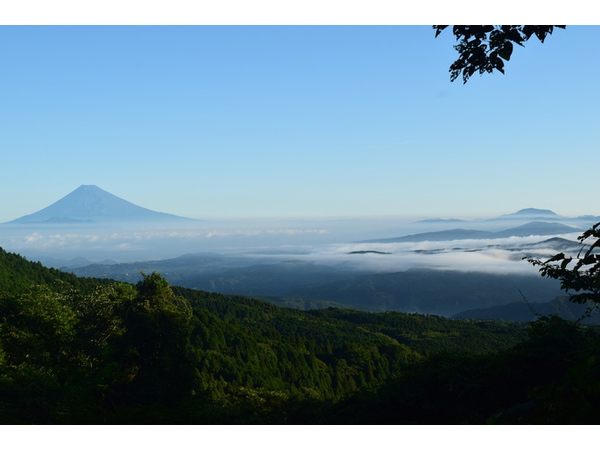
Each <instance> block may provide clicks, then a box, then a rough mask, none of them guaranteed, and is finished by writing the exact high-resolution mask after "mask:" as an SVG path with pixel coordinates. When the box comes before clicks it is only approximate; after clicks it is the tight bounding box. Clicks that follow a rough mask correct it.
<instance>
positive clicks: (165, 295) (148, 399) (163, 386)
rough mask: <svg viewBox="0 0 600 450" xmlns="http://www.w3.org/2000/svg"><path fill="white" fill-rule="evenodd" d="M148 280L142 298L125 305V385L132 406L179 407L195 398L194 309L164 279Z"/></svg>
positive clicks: (139, 295)
mask: <svg viewBox="0 0 600 450" xmlns="http://www.w3.org/2000/svg"><path fill="white" fill-rule="evenodd" d="M142 276H143V280H142V281H140V282H139V283H138V284H137V286H136V288H137V295H136V296H135V297H134V298H133V299H131V300H129V301H126V302H125V304H124V325H125V328H126V332H125V333H124V334H123V336H122V338H121V342H120V352H121V355H120V358H119V360H120V361H121V362H122V363H123V364H124V373H123V375H124V376H123V378H122V380H123V382H124V384H125V385H126V386H127V388H126V389H125V391H126V392H127V393H128V394H129V396H130V401H133V402H135V403H161V404H174V403H176V402H178V401H179V400H181V399H182V398H184V397H185V396H187V395H188V394H189V393H190V392H191V390H192V388H193V383H194V377H195V367H194V363H193V359H192V355H191V351H190V335H191V329H192V326H191V318H192V308H191V306H190V304H189V303H188V302H187V301H186V300H185V299H183V298H181V297H177V296H176V295H175V294H174V293H173V291H172V290H171V288H170V286H169V283H168V282H167V281H166V280H165V279H164V278H163V277H162V276H160V275H159V274H158V273H156V272H153V273H152V274H151V275H146V274H145V273H143V272H142ZM126 395H127V394H126Z"/></svg>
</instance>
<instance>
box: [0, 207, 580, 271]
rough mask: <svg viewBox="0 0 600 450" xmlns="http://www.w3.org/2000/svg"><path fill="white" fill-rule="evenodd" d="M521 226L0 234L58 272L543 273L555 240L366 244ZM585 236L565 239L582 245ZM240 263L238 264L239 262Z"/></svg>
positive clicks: (323, 225) (266, 226) (279, 226)
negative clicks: (215, 266) (205, 268)
mask: <svg viewBox="0 0 600 450" xmlns="http://www.w3.org/2000/svg"><path fill="white" fill-rule="evenodd" d="M520 224H522V222H511V223H510V224H507V223H499V222H498V221H487V222H486V221H469V222H448V223H447V222H426V223H422V222H416V221H415V220H414V219H411V218H394V219H339V220H288V221H286V220H280V221H258V220H254V221H239V222H216V221H215V222H210V221H205V222H198V225H196V226H193V227H189V226H187V227H179V228H162V229H158V228H140V227H137V228H129V227H123V226H119V227H110V226H104V227H99V226H98V227H90V226H89V225H88V226H81V227H78V226H69V227H61V226H50V225H45V226H37V227H36V226H25V227H24V226H22V225H21V226H8V225H3V226H1V227H0V247H2V248H4V249H5V250H7V251H12V252H16V253H20V254H21V255H23V256H25V257H27V258H28V259H30V260H39V261H41V262H42V263H44V264H46V265H50V266H54V267H78V266H84V265H87V264H91V263H117V262H133V261H147V260H162V259H169V258H176V257H179V256H181V255H185V254H191V253H218V254H221V255H230V256H234V255H236V257H237V256H244V258H243V259H242V260H246V261H247V264H248V265H250V264H254V263H256V262H257V261H261V262H263V263H264V262H265V261H272V262H278V261H284V260H290V259H294V260H300V261H306V262H317V263H320V264H325V265H331V266H340V265H341V266H345V267H347V268H352V269H353V270H358V271H366V272H396V271H402V270H407V269H410V268H437V269H452V270H461V271H483V272H496V273H524V272H529V273H536V272H537V269H535V268H533V267H531V266H530V265H529V264H528V263H527V262H525V261H523V260H522V258H523V257H524V256H536V257H543V256H551V255H554V254H556V253H557V250H556V248H554V247H551V246H549V247H547V248H545V247H544V245H543V244H540V245H536V246H534V248H531V245H530V244H536V243H539V242H543V241H545V240H547V239H549V238H551V237H552V236H528V237H509V238H501V239H464V240H452V241H434V242H432V241H424V242H402V243H360V242H359V241H364V240H369V239H378V238H390V237H398V236H406V235H410V234H416V233H422V232H432V231H438V230H444V229H445V230H448V229H453V228H464V229H477V230H488V231H496V230H499V229H502V228H504V229H506V228H510V227H512V226H517V225H520ZM578 235H579V233H578V232H575V233H571V234H568V235H561V237H563V238H565V239H569V240H573V241H574V240H576V238H577V236H578ZM238 259H239V258H238Z"/></svg>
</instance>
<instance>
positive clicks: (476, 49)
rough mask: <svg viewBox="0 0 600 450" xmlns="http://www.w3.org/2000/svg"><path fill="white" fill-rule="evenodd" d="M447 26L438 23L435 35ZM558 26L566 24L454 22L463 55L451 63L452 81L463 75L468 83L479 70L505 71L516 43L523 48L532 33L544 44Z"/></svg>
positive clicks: (458, 50)
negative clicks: (474, 23)
mask: <svg viewBox="0 0 600 450" xmlns="http://www.w3.org/2000/svg"><path fill="white" fill-rule="evenodd" d="M447 27H448V25H434V26H433V28H434V30H435V37H438V36H439V35H440V33H441V32H442V31H443V30H444V29H446V28H447ZM555 27H556V28H565V25H454V26H453V27H452V33H453V34H454V36H455V37H456V40H457V41H458V44H457V45H455V46H454V48H455V50H456V51H457V52H458V53H459V57H458V59H457V60H456V61H454V63H453V64H452V65H451V66H450V80H451V81H454V80H456V79H457V78H458V77H459V76H460V75H462V78H463V83H466V82H467V81H468V80H469V78H470V77H471V76H472V75H473V74H475V73H476V72H479V73H480V74H483V73H492V72H493V71H494V70H498V71H500V72H502V73H504V62H505V61H509V60H510V57H511V55H512V53H513V50H514V45H515V44H516V45H520V46H521V47H523V46H524V45H523V44H524V43H525V42H526V41H528V40H529V38H531V37H532V36H535V37H537V38H538V39H539V41H540V42H542V43H543V42H544V41H545V40H546V37H548V35H550V34H552V32H553V31H554V28H555Z"/></svg>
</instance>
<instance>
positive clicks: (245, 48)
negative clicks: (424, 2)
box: [0, 25, 600, 222]
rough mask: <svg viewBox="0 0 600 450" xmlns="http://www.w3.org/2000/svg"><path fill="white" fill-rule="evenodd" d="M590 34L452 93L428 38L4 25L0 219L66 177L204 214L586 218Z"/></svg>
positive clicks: (521, 55)
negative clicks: (541, 214)
mask: <svg viewBox="0 0 600 450" xmlns="http://www.w3.org/2000/svg"><path fill="white" fill-rule="evenodd" d="M598 39H600V27H599V26H568V27H567V29H565V30H561V29H557V30H555V31H554V33H553V34H552V35H551V36H549V37H548V38H547V40H546V42H545V43H544V44H540V43H539V42H535V40H534V39H532V40H531V41H529V42H527V43H526V45H525V48H517V49H515V52H514V55H513V57H512V58H511V61H509V62H508V63H507V65H506V74H505V75H502V74H500V73H494V74H490V75H484V76H481V77H480V76H474V77H473V78H472V79H471V80H470V81H469V83H467V84H466V85H463V84H462V83H460V81H457V82H454V83H451V82H450V80H449V73H448V68H449V66H450V64H451V63H452V62H453V61H454V59H455V58H456V52H455V51H454V49H453V45H454V44H455V42H454V41H453V36H452V33H451V31H448V30H447V31H446V32H444V33H442V35H441V36H440V37H438V38H437V39H436V38H434V31H433V29H432V28H431V27H430V26H407V25H401V26H300V27H291V26H253V27H245V26H231V27H221V26H214V27H209V26H189V27H184V26H169V27H161V26H149V27H136V26H121V27H115V26H105V27H102V26H101V27H90V26H78V27H77V26H75V27H68V26H54V27H39V26H30V27H6V26H5V27H0V58H1V60H2V61H3V67H4V70H3V80H4V86H5V89H3V90H2V102H1V104H0V115H1V117H2V121H3V125H4V127H3V132H2V133H1V134H0V146H1V147H2V148H3V149H4V151H3V167H6V168H8V169H9V170H6V171H5V172H4V174H3V177H2V179H1V180H0V199H1V201H2V205H3V207H2V209H1V210H0V222H7V221H10V220H13V219H15V218H17V217H21V216H23V215H25V214H29V213H31V212H32V211H36V210H39V209H41V208H42V207H44V206H47V205H48V204H50V203H51V202H52V201H55V200H56V199H58V198H60V197H62V196H64V195H66V194H67V193H68V192H70V191H71V190H73V189H74V188H75V187H77V186H79V185H81V184H94V185H97V186H100V187H102V188H103V189H106V190H107V191H109V192H112V193H114V194H115V195H118V196H120V197H122V198H126V199H127V200H129V201H131V202H133V203H135V204H137V205H140V206H142V207H145V208H149V209H152V210H155V211H161V212H167V213H170V214H175V215H180V216H187V217H191V218H194V219H203V220H213V219H217V218H218V219H219V220H229V219H233V218H246V219H266V218H283V219H286V218H303V217H306V218H324V217H341V218H348V217H396V216H403V217H406V216H410V217H414V218H425V217H443V218H468V217H473V216H475V215H481V216H485V217H491V216H494V215H497V214H502V213H508V212H514V211H517V210H519V209H522V208H529V207H534V208H540V209H552V210H554V211H555V212H557V213H558V214H562V215H568V216H575V215H578V214H596V215H597V214H600V211H598V210H590V209H593V205H590V204H589V201H588V200H587V198H586V197H585V196H582V195H580V187H579V185H578V184H577V183H565V182H562V180H567V179H568V176H569V174H576V173H580V171H581V161H588V162H589V163H591V164H592V165H593V160H590V157H591V156H592V155H593V153H592V152H593V149H595V146H596V140H597V139H596V138H597V136H596V132H595V129H596V123H597V115H598V112H597V104H598V103H599V102H600V91H599V90H598V89H595V88H594V86H597V83H598V81H597V77H596V74H597V72H598V69H600V67H599V66H600V62H598V61H597V60H596V59H593V58H592V59H590V58H589V55H590V54H595V51H596V47H595V45H596V42H598ZM557 62H560V64H558V63H557ZM573 68H577V69H576V70H574V69H573ZM556 185H558V186H559V187H558V188H555V187H554V186H556ZM550 186H552V190H551V192H550V191H549V189H550Z"/></svg>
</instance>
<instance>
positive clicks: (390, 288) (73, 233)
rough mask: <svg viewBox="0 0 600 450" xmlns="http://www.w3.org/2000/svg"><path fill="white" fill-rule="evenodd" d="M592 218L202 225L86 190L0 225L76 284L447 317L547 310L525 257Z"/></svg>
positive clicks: (25, 250) (547, 292) (568, 241)
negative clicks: (538, 305) (500, 308)
mask: <svg viewBox="0 0 600 450" xmlns="http://www.w3.org/2000/svg"><path fill="white" fill-rule="evenodd" d="M597 219H598V218H597V217H594V216H584V217H575V218H570V217H564V216H559V215H557V214H555V213H554V212H552V211H549V210H538V209H533V208H528V209H523V210H520V211H518V212H516V213H512V214H503V215H500V216H497V217H493V218H482V219H471V220H462V219H416V218H408V217H393V218H337V219H322V218H321V219H272V220H228V221H216V220H200V219H191V218H185V217H179V216H174V215H171V214H165V213H158V212H155V211H152V210H150V209H146V208H142V207H139V206H137V205H134V204H133V203H130V202H127V201H126V200H123V199H121V198H119V197H117V196H115V195H113V194H110V193H108V192H106V191H104V190H102V189H101V188H99V187H97V186H92V185H82V186H81V187H79V188H78V189H76V190H75V191H73V192H71V193H70V194H68V195H67V196H65V197H64V198H62V199H60V200H58V201H57V202H55V203H53V204H52V205H50V206H48V207H46V208H44V209H42V210H40V211H38V212H35V213H32V214H29V215H26V216H24V217H21V218H17V219H15V220H12V221H10V222H8V223H5V224H2V225H0V237H1V239H2V246H3V248H5V249H6V250H8V251H13V252H17V253H20V254H22V255H23V256H25V257H27V258H28V259H30V260H34V261H37V260H39V261H41V262H42V263H43V264H45V265H47V266H50V267H54V268H60V269H62V270H65V271H69V272H73V273H75V274H76V275H79V276H86V277H101V278H112V279H116V280H122V281H127V282H138V281H140V280H141V278H142V276H141V274H140V272H141V271H144V272H146V273H151V272H153V271H157V272H159V273H161V274H162V275H163V276H165V278H166V279H167V280H168V281H169V282H170V283H171V284H173V285H180V286H183V287H188V288H193V289H199V290H205V291H211V292H219V293H223V294H239V295H247V296H255V297H261V298H265V299H269V300H270V301H275V302H277V303H279V304H283V305H286V306H294V307H299V308H315V307H317V308H319V307H327V306H332V305H335V306H341V307H347V308H356V309H361V310H366V311H386V310H398V311H405V312H420V313H430V314H440V315H445V316H451V315H453V314H458V313H461V312H463V311H465V310H470V309H481V308H487V307H493V306H497V305H501V304H507V303H511V302H515V301H517V302H518V301H522V296H526V298H527V300H528V301H531V302H544V301H547V302H550V301H551V300H552V299H553V298H554V297H556V296H557V295H559V294H560V293H561V292H560V289H559V287H558V283H557V282H555V281H553V280H548V279H544V278H541V277H540V276H539V274H538V271H537V269H535V268H534V267H532V266H531V265H530V264H528V263H527V262H526V261H524V258H531V257H535V258H544V257H550V256H552V255H554V254H556V253H557V252H558V251H565V250H566V251H571V252H576V251H577V250H578V249H579V243H578V242H576V238H577V236H578V235H579V234H580V232H581V230H583V229H584V228H585V227H587V226H589V225H590V224H591V223H593V222H594V221H595V220H597ZM457 225H458V226H460V227H461V228H455V227H456V226H457Z"/></svg>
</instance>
